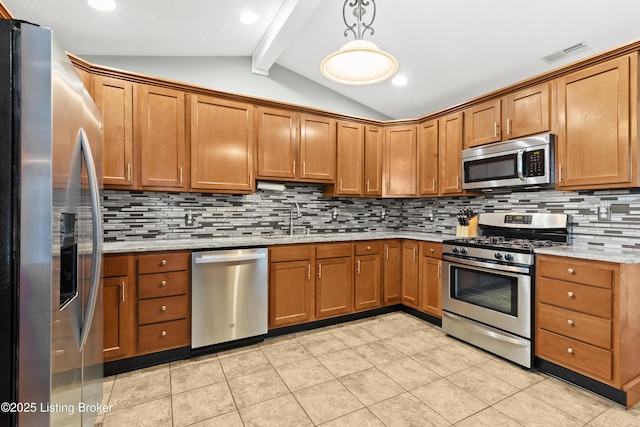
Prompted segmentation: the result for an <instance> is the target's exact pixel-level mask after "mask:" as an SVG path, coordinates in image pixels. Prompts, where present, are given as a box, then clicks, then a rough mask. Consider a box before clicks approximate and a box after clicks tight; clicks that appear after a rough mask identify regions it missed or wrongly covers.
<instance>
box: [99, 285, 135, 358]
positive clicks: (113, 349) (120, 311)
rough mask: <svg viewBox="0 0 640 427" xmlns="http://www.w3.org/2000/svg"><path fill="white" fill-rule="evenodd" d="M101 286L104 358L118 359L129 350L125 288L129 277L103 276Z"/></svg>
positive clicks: (127, 305)
mask: <svg viewBox="0 0 640 427" xmlns="http://www.w3.org/2000/svg"><path fill="white" fill-rule="evenodd" d="M103 283H104V285H103V286H104V288H103V291H102V292H103V310H104V337H103V349H104V358H105V359H110V360H112V359H118V358H121V357H124V356H126V355H127V353H128V352H129V338H130V333H131V326H132V325H130V324H129V323H128V322H127V319H128V317H129V316H128V313H129V305H130V304H131V303H130V302H129V301H128V300H127V299H128V298H127V290H128V286H129V279H128V277H127V276H123V277H105V278H104V281H103Z"/></svg>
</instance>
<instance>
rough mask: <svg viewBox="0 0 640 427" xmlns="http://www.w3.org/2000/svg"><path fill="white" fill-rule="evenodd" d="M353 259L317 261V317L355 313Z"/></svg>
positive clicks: (341, 258)
mask: <svg viewBox="0 0 640 427" xmlns="http://www.w3.org/2000/svg"><path fill="white" fill-rule="evenodd" d="M352 263H353V258H351V257H340V258H326V259H318V260H317V266H316V268H317V275H318V276H317V282H316V317H317V318H318V319H320V318H324V317H331V316H337V315H340V314H348V313H351V312H352V311H353V281H352V280H353V273H352V271H353V270H352Z"/></svg>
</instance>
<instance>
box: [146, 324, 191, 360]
mask: <svg viewBox="0 0 640 427" xmlns="http://www.w3.org/2000/svg"><path fill="white" fill-rule="evenodd" d="M190 343H191V340H190V333H189V321H188V320H187V319H182V320H174V321H172V322H163V323H154V324H151V325H145V326H140V327H138V351H139V352H140V353H148V352H156V351H161V350H166V349H169V348H175V347H184V346H187V345H189V344H190Z"/></svg>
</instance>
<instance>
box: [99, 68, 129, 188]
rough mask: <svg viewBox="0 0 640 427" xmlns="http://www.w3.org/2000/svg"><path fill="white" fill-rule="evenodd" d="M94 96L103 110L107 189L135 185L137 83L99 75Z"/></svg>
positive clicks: (104, 164)
mask: <svg viewBox="0 0 640 427" xmlns="http://www.w3.org/2000/svg"><path fill="white" fill-rule="evenodd" d="M94 84H95V87H94V99H95V102H96V105H97V106H98V109H99V110H100V112H101V113H102V134H103V138H104V143H103V155H104V157H103V167H104V186H105V188H120V189H123V188H125V189H126V188H132V187H133V185H134V181H133V171H132V167H133V83H131V82H127V81H124V80H118V79H114V78H111V77H102V76H96V77H95V79H94Z"/></svg>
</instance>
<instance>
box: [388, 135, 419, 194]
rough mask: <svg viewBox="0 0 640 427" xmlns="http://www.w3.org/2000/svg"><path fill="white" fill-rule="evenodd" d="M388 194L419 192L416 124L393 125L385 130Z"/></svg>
mask: <svg viewBox="0 0 640 427" xmlns="http://www.w3.org/2000/svg"><path fill="white" fill-rule="evenodd" d="M384 145H385V157H384V159H385V171H384V176H385V181H386V186H385V187H386V188H385V193H384V195H386V196H392V197H393V196H397V197H401V196H415V195H416V194H417V178H418V175H417V172H418V171H417V168H418V150H417V138H416V127H415V126H392V127H389V128H387V129H386V131H385V141H384Z"/></svg>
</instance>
